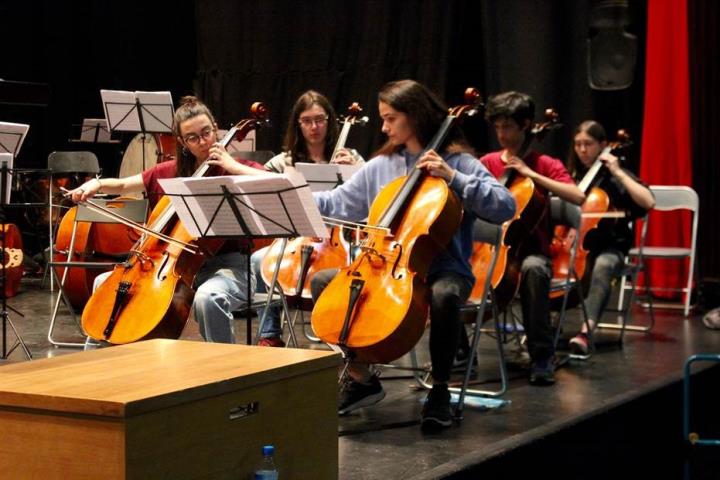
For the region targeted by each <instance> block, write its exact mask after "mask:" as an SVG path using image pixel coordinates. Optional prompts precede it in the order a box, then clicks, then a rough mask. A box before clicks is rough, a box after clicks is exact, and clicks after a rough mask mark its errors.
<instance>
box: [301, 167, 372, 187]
mask: <svg viewBox="0 0 720 480" xmlns="http://www.w3.org/2000/svg"><path fill="white" fill-rule="evenodd" d="M361 167H362V165H339V164H337V163H296V164H295V168H296V169H297V171H299V172H300V173H302V174H303V175H304V176H305V179H306V180H307V183H308V185H310V190H311V191H313V192H321V191H324V190H332V189H333V188H335V187H336V186H337V185H338V184H339V183H342V182H346V181H347V180H348V179H349V178H350V177H351V176H352V175H353V174H354V173H355V172H357V171H358V170H360V168H361ZM338 175H339V177H338Z"/></svg>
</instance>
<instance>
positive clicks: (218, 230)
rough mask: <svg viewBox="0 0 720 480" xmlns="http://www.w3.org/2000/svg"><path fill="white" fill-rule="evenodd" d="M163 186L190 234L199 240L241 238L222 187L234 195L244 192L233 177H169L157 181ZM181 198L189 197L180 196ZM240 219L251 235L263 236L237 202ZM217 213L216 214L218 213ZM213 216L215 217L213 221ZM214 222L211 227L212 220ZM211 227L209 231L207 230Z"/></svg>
mask: <svg viewBox="0 0 720 480" xmlns="http://www.w3.org/2000/svg"><path fill="white" fill-rule="evenodd" d="M158 181H159V183H160V186H161V187H162V189H163V190H164V191H165V193H166V194H168V195H169V197H170V200H171V201H172V203H173V206H174V207H175V209H176V211H177V213H178V217H179V218H180V220H181V221H182V222H183V224H184V225H185V228H186V229H187V230H188V232H189V233H190V234H191V235H193V236H196V237H200V236H203V235H209V236H242V235H244V234H245V232H243V230H242V228H241V226H240V224H239V223H238V221H237V219H236V217H235V213H234V212H233V211H232V209H231V208H230V206H229V204H228V203H227V202H226V201H225V198H224V197H223V195H222V194H223V191H222V188H221V186H223V185H224V186H226V187H227V189H228V190H229V191H230V192H231V193H238V194H239V193H241V192H240V190H239V189H238V188H237V187H235V185H234V182H233V180H232V177H228V176H224V177H199V178H169V179H160V180H158ZM179 195H190V196H184V197H181V196H179ZM236 204H237V206H238V210H239V211H240V216H241V217H242V219H243V221H244V222H245V224H246V225H247V226H248V229H249V230H250V233H251V234H252V235H264V231H263V230H262V229H261V228H260V226H259V222H258V220H257V218H256V216H255V215H254V214H253V212H251V211H250V209H249V208H248V207H246V206H244V205H243V204H242V202H236ZM216 212H217V215H215V213H216ZM213 215H215V218H214V219H213ZM211 220H212V225H210V221H211ZM208 227H209V228H208Z"/></svg>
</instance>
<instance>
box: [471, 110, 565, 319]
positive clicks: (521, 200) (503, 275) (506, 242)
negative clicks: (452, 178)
mask: <svg viewBox="0 0 720 480" xmlns="http://www.w3.org/2000/svg"><path fill="white" fill-rule="evenodd" d="M561 126H562V125H561V124H560V123H558V114H557V112H556V111H555V110H554V109H552V108H548V109H546V110H545V121H544V122H539V123H536V124H535V125H534V126H533V128H532V129H531V130H530V132H529V134H528V135H527V136H526V137H525V140H524V142H523V144H522V146H521V147H520V151H519V152H518V154H517V156H518V157H520V158H525V156H526V155H527V154H528V151H529V150H530V147H531V146H532V144H533V141H535V140H538V141H541V140H542V139H543V137H544V136H545V135H546V134H547V132H549V131H551V130H554V129H557V128H559V127H561ZM499 182H500V183H501V184H503V185H504V186H505V187H507V189H508V190H510V193H511V194H512V196H513V198H514V199H515V204H516V209H515V215H514V216H513V218H511V219H510V220H508V221H506V222H505V223H503V225H502V233H501V235H502V239H501V242H500V251H499V252H498V257H497V263H496V265H495V270H494V271H493V272H492V274H493V275H492V278H491V281H490V284H491V285H492V287H493V289H494V290H495V299H496V301H497V304H498V308H499V310H502V309H503V308H505V306H507V305H508V304H509V303H510V301H511V300H512V299H513V298H515V295H516V294H517V291H518V288H520V264H521V259H520V251H521V248H522V245H523V243H524V241H525V240H526V239H528V238H529V237H530V235H531V233H532V232H533V230H535V228H537V226H538V225H539V224H540V221H541V220H542V219H543V217H544V216H545V215H546V212H547V209H546V204H545V199H544V197H543V195H542V194H540V192H538V191H537V189H536V188H535V184H534V182H533V181H532V180H531V179H529V178H527V177H524V176H521V175H518V174H517V172H516V170H514V169H506V170H505V173H504V174H503V175H502V176H501V177H500V179H499ZM492 249H493V247H492V246H491V245H488V244H485V243H475V244H474V245H473V253H472V255H471V257H470V265H472V269H473V275H475V285H474V286H473V289H472V292H471V293H470V298H473V299H476V298H480V296H481V295H482V292H483V289H484V285H485V278H486V277H487V274H488V271H489V268H490V263H491V262H490V260H491V258H492V253H493V250H492Z"/></svg>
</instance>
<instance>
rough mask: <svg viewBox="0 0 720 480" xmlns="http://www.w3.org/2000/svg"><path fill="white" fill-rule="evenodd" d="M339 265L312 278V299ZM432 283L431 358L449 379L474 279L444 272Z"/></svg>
mask: <svg viewBox="0 0 720 480" xmlns="http://www.w3.org/2000/svg"><path fill="white" fill-rule="evenodd" d="M337 272H338V270H337V269H327V270H322V271H320V272H317V273H316V274H315V276H314V277H313V279H312V281H311V282H310V289H311V291H312V298H313V302H315V301H317V299H318V298H319V297H320V294H321V293H322V292H323V290H325V287H327V285H328V284H329V283H330V281H331V280H332V279H333V278H334V277H335V275H337ZM428 285H429V286H430V291H431V298H430V360H431V361H432V369H433V371H432V375H433V379H434V380H435V381H438V382H447V381H448V380H449V379H450V371H451V369H452V364H453V360H454V359H455V353H456V352H457V348H458V343H459V340H460V327H461V325H460V306H461V305H462V304H464V303H465V301H466V300H467V298H468V296H469V295H470V292H471V291H472V287H473V285H472V283H471V282H470V280H469V279H467V278H465V277H463V276H461V275H458V274H457V273H452V272H444V273H441V274H437V275H434V276H433V277H432V278H429V279H428Z"/></svg>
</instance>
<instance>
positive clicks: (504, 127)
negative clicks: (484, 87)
mask: <svg viewBox="0 0 720 480" xmlns="http://www.w3.org/2000/svg"><path fill="white" fill-rule="evenodd" d="M534 116H535V103H534V102H533V100H532V98H531V97H530V96H529V95H526V94H524V93H520V92H505V93H501V94H498V95H495V96H493V97H491V98H490V100H489V101H488V105H487V109H486V111H485V117H486V119H487V120H488V121H489V122H490V123H492V124H493V126H494V127H495V134H496V135H497V140H498V143H499V144H500V146H501V147H502V150H500V151H497V152H492V153H489V154H487V155H485V156H483V157H482V158H480V161H481V162H482V163H483V164H484V165H485V166H486V167H487V168H488V170H490V172H492V174H493V175H495V176H496V177H498V178H500V177H501V176H502V175H503V174H504V173H505V171H506V170H507V169H512V170H515V171H516V172H517V174H519V175H521V176H523V177H527V178H529V179H531V180H532V182H533V183H534V185H535V189H536V191H538V192H539V193H540V194H541V195H542V198H545V199H547V195H548V194H549V193H553V194H555V195H557V196H559V197H560V198H563V199H564V200H567V201H569V202H572V203H576V204H578V205H580V204H582V202H583V201H584V199H585V195H584V194H583V193H582V191H580V189H579V188H578V187H577V186H576V185H575V182H574V181H573V179H572V177H570V174H569V173H568V171H567V170H566V169H565V166H564V165H563V163H562V162H561V161H560V160H558V159H556V158H552V157H550V156H548V155H541V154H539V153H537V152H535V151H532V150H530V151H529V153H526V154H525V155H523V154H522V153H521V150H522V149H523V147H525V149H527V146H528V145H529V144H528V143H527V142H526V140H527V137H528V135H529V131H530V127H531V125H532V121H533V117H534ZM518 155H520V156H523V158H520V157H519V156H518ZM544 203H545V209H546V210H545V214H544V215H543V216H542V217H541V218H540V220H539V224H538V225H537V226H535V227H534V230H532V232H531V234H530V238H527V239H524V240H523V242H522V244H521V248H520V249H517V248H516V249H515V250H516V251H515V255H516V256H517V257H518V261H519V262H520V272H521V280H520V303H521V305H522V317H523V323H524V325H525V332H526V335H527V344H528V350H529V353H530V360H531V366H530V383H531V384H532V385H552V384H553V383H555V374H554V370H555V367H554V356H555V352H554V351H553V334H552V325H551V323H550V299H549V292H550V281H551V279H552V264H551V262H550V258H549V257H550V239H551V238H552V233H551V231H550V222H549V215H548V213H547V207H548V202H547V201H545V202H544Z"/></svg>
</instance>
